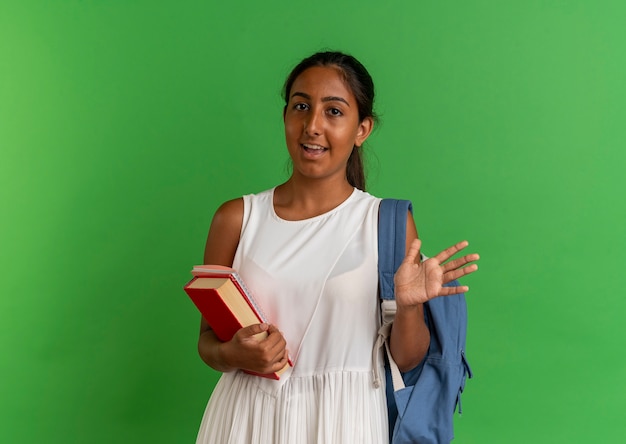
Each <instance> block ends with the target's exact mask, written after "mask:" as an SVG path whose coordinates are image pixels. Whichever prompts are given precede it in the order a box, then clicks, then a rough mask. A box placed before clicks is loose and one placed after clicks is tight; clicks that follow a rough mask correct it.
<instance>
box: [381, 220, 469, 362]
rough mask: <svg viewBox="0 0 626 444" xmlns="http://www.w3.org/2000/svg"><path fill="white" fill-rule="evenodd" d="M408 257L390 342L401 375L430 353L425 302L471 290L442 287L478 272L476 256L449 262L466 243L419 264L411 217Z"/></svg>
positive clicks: (399, 276) (399, 278)
mask: <svg viewBox="0 0 626 444" xmlns="http://www.w3.org/2000/svg"><path fill="white" fill-rule="evenodd" d="M406 239H407V253H406V256H405V258H404V261H403V262H402V265H401V266H400V268H399V269H398V271H397V272H396V274H395V276H394V284H395V293H396V294H395V296H396V305H397V311H396V316H395V318H394V321H393V326H392V329H391V338H390V348H391V354H392V356H393V358H394V360H395V361H396V364H398V367H399V368H400V370H401V371H407V370H410V369H412V368H413V367H415V366H417V365H418V364H419V363H420V361H421V360H422V359H423V357H424V355H425V354H426V352H427V351H428V346H429V344H430V333H429V332H428V328H427V327H426V324H425V322H424V305H423V304H424V302H427V301H429V300H431V299H433V298H436V297H440V296H448V295H453V294H457V293H462V292H466V291H468V290H469V288H468V287H466V286H459V287H444V286H443V285H444V284H446V283H448V282H450V281H452V280H454V279H458V278H460V277H462V276H464V275H467V274H470V273H473V272H475V271H476V270H477V269H478V265H477V264H472V262H474V261H477V260H478V259H479V256H478V255H477V254H468V255H465V256H463V257H460V258H458V259H453V260H449V259H451V258H452V256H454V255H455V254H456V253H458V252H460V251H462V250H463V249H464V248H465V247H467V245H468V243H467V242H466V241H462V242H459V243H457V244H455V245H453V246H451V247H449V248H446V249H445V250H443V251H442V252H440V253H438V254H437V255H436V256H434V257H432V258H430V259H427V260H426V261H424V262H423V263H420V258H419V250H420V246H421V241H420V240H419V239H418V238H417V231H416V230H415V224H414V222H413V217H412V216H411V214H409V215H408V219H407V236H406Z"/></svg>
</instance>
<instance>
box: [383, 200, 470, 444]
mask: <svg viewBox="0 0 626 444" xmlns="http://www.w3.org/2000/svg"><path fill="white" fill-rule="evenodd" d="M407 211H411V212H412V211H413V208H412V205H411V202H409V201H406V200H394V199H383V200H382V202H381V204H380V210H379V225H378V272H379V292H380V298H381V301H382V302H381V307H382V316H383V326H382V327H381V329H380V332H379V338H378V341H377V347H375V350H374V353H378V347H380V346H383V345H384V346H385V347H386V349H387V360H386V363H385V377H386V381H387V385H386V386H387V407H388V413H389V436H390V442H391V443H393V444H405V443H406V444H408V443H420V444H422V443H449V442H450V441H451V440H452V439H453V438H454V430H453V415H454V411H455V409H456V407H457V405H458V411H459V414H460V413H461V393H462V392H463V389H464V387H465V380H466V378H467V377H468V376H469V377H470V378H471V377H472V372H471V370H470V367H469V365H468V363H467V360H466V359H465V335H466V329H467V306H466V304H465V295H464V294H458V295H453V296H441V297H438V298H435V299H432V300H430V301H428V302H427V303H425V304H424V318H425V321H426V325H427V326H428V329H429V331H430V347H429V349H428V352H427V353H426V356H425V357H424V359H423V360H422V362H421V363H420V364H419V365H418V366H417V367H416V368H414V369H413V370H410V371H408V372H406V373H403V374H401V373H400V371H399V370H398V367H397V366H396V365H395V363H394V362H393V360H392V359H390V357H391V353H390V352H389V348H388V336H389V332H390V330H391V328H390V322H391V321H392V320H393V316H394V314H395V301H394V286H393V276H394V274H395V271H396V270H397V269H398V267H399V266H400V264H401V263H402V260H403V259H404V255H405V250H406V220H407ZM447 285H448V286H458V285H459V283H458V281H452V282H450V283H448V284H447ZM376 382H377V381H375V384H376Z"/></svg>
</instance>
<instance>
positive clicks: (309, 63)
mask: <svg viewBox="0 0 626 444" xmlns="http://www.w3.org/2000/svg"><path fill="white" fill-rule="evenodd" d="M314 66H331V67H335V68H337V69H338V70H339V72H340V73H341V74H342V76H343V80H344V81H345V82H346V84H347V85H348V86H349V87H350V90H351V91H352V94H354V98H355V99H356V103H357V105H358V110H359V121H360V122H361V121H363V119H365V118H366V117H371V118H372V119H374V121H376V115H375V114H374V82H373V81H372V77H371V76H370V74H369V72H367V69H365V67H364V66H363V65H362V64H361V62H359V61H358V60H357V59H355V58H354V57H352V56H351V55H349V54H344V53H342V52H337V51H325V52H318V53H315V54H313V55H312V56H310V57H307V58H306V59H304V60H302V61H301V62H300V63H298V64H297V65H296V67H295V68H294V69H293V70H292V71H291V73H290V74H289V77H287V80H286V81H285V86H284V87H283V99H284V100H285V106H287V104H288V103H289V93H290V92H291V87H292V86H293V83H294V82H295V81H296V79H297V78H298V76H299V75H300V74H302V73H303V72H304V71H306V70H307V69H309V68H312V67H314ZM346 175H347V178H348V183H350V185H352V186H353V187H356V188H358V189H360V190H363V191H365V170H364V168H363V157H362V154H361V147H358V146H355V147H354V148H353V150H352V153H351V154H350V158H349V159H348V165H347V168H346Z"/></svg>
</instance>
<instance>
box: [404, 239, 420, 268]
mask: <svg viewBox="0 0 626 444" xmlns="http://www.w3.org/2000/svg"><path fill="white" fill-rule="evenodd" d="M421 246H422V241H421V240H419V239H413V242H411V245H410V246H409V251H407V252H406V256H404V260H403V261H402V262H409V263H411V264H414V263H416V259H417V255H418V254H419V252H420V247H421Z"/></svg>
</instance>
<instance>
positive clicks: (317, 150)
mask: <svg viewBox="0 0 626 444" xmlns="http://www.w3.org/2000/svg"><path fill="white" fill-rule="evenodd" d="M300 148H302V152H303V153H304V157H305V158H307V159H317V158H319V157H321V156H323V155H324V154H325V153H326V152H327V151H328V148H326V147H325V146H322V145H318V144H316V143H301V144H300Z"/></svg>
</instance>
